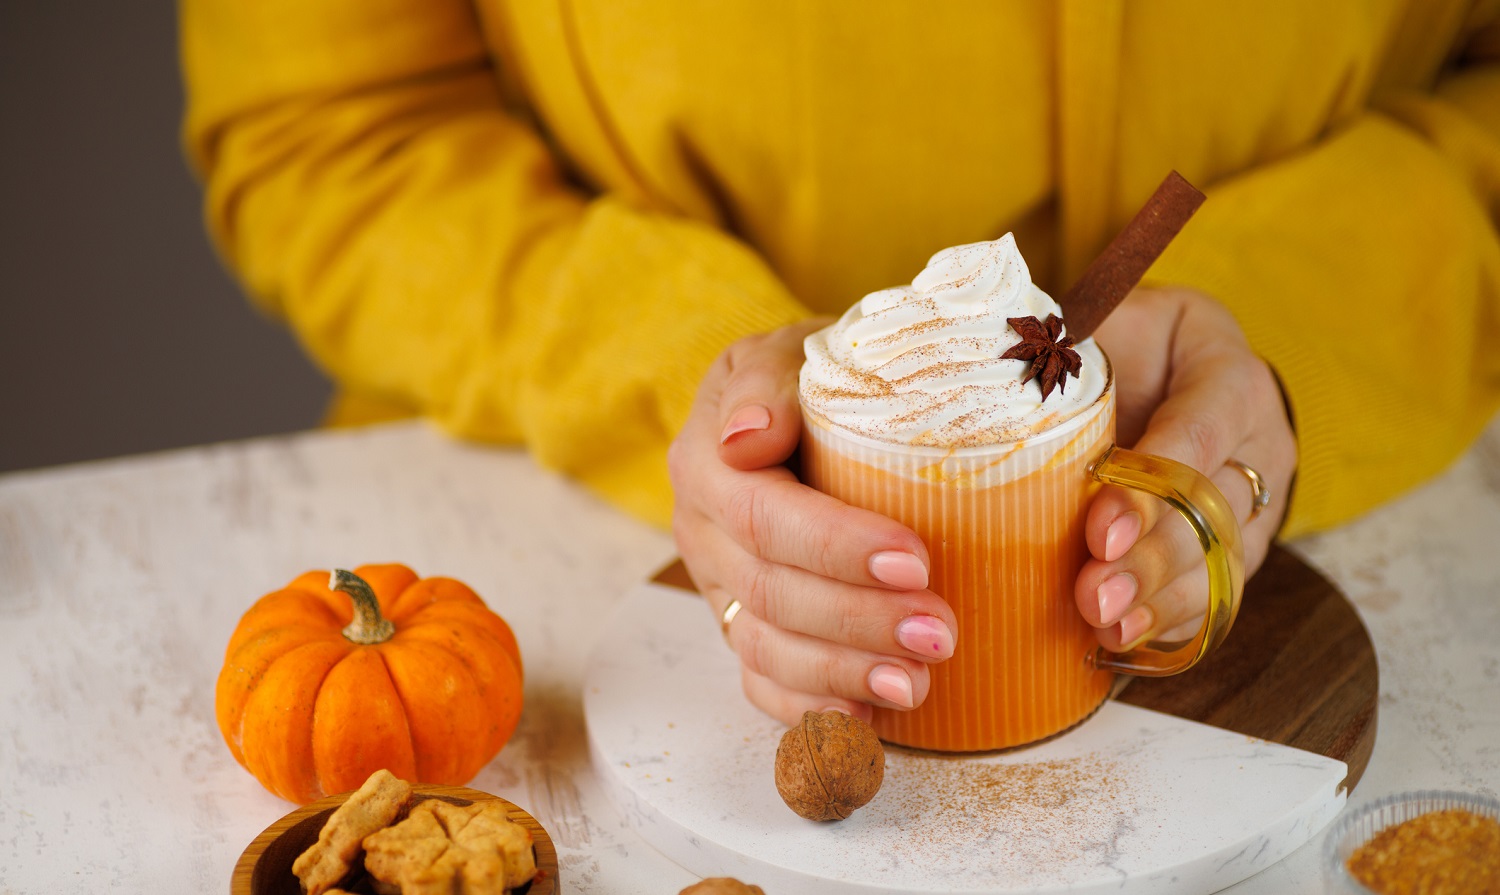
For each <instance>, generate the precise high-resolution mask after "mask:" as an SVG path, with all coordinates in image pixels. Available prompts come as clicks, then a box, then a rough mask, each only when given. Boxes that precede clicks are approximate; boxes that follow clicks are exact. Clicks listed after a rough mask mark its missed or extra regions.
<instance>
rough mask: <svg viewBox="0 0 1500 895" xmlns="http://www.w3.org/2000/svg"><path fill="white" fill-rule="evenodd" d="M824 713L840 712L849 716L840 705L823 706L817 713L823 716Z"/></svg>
mask: <svg viewBox="0 0 1500 895" xmlns="http://www.w3.org/2000/svg"><path fill="white" fill-rule="evenodd" d="M825 712H840V713H842V714H845V715H847V714H849V710H848V709H846V708H844V707H843V706H841V705H825V706H823V711H821V712H819V713H818V714H820V715H821V714H824V713H825Z"/></svg>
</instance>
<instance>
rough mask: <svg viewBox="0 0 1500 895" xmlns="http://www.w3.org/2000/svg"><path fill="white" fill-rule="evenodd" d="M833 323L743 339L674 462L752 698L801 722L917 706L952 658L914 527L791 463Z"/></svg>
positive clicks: (689, 531)
mask: <svg viewBox="0 0 1500 895" xmlns="http://www.w3.org/2000/svg"><path fill="white" fill-rule="evenodd" d="M828 322H829V321H828V320H827V319H826V318H823V319H815V320H810V321H806V322H804V323H801V324H795V325H792V326H788V327H783V328H782V329H779V330H776V331H775V332H771V333H767V334H765V335H760V336H751V337H748V338H745V339H741V340H740V341H738V342H736V343H734V344H733V345H731V346H729V348H728V349H726V350H725V351H724V353H723V354H721V355H720V356H719V358H718V359H717V360H716V361H715V362H714V364H713V366H712V367H711V368H710V369H709V371H708V374H707V375H706V376H705V377H704V379H703V382H702V384H701V385H700V386H699V388H698V396H697V400H696V402H695V404H694V406H693V410H692V412H691V413H690V415H689V417H688V420H687V422H686V424H684V426H683V429H682V432H681V433H679V434H678V436H677V439H676V441H675V442H673V444H672V447H671V450H670V452H669V453H668V463H669V466H670V468H671V474H672V488H673V491H674V492H675V495H676V507H675V509H674V510H673V515H672V529H673V534H674V536H675V537H676V539H677V546H678V548H679V549H680V550H681V551H682V558H683V560H684V562H685V563H686V565H687V569H688V572H689V574H690V575H691V576H692V578H693V582H694V583H695V584H696V585H697V587H698V590H699V592H701V593H702V594H703V596H704V597H705V598H706V599H707V601H708V604H709V607H710V608H711V610H712V611H713V613H714V615H715V617H716V618H723V614H724V611H725V609H726V608H727V607H728V606H729V604H730V602H731V601H733V600H738V601H739V603H740V606H741V608H740V611H739V613H738V614H737V615H735V616H734V618H733V621H732V622H731V623H730V624H729V626H728V627H727V630H726V631H725V637H726V639H727V640H728V642H729V645H730V647H731V648H732V649H733V650H734V651H735V653H737V654H738V655H739V658H740V670H741V680H742V682H743V686H744V690H745V695H746V696H748V697H749V699H750V701H751V702H752V703H754V704H755V705H756V706H758V707H759V708H761V709H762V710H763V711H765V712H766V713H768V714H770V715H772V716H773V717H775V718H777V719H779V720H780V721H782V722H783V723H786V724H794V723H796V721H797V720H798V719H799V718H801V717H802V713H803V712H804V711H808V710H812V711H822V710H825V709H830V708H836V709H839V710H841V711H845V712H848V713H849V714H852V715H856V716H859V717H862V718H868V717H869V716H870V710H869V706H870V705H879V706H885V707H888V708H894V709H909V708H913V707H915V706H917V705H919V704H920V703H921V702H922V700H923V699H924V698H926V696H927V688H928V682H929V678H928V672H927V666H928V665H929V664H932V663H934V662H941V661H943V660H944V659H946V658H948V657H949V656H951V655H952V654H953V645H954V642H955V638H956V635H957V632H956V630H955V626H954V616H953V612H952V610H950V609H949V608H948V604H947V603H946V602H944V601H943V600H942V599H941V598H940V597H938V596H937V595H936V594H934V593H933V592H932V591H930V590H928V589H927V570H928V557H927V548H926V547H925V546H924V545H923V544H922V541H921V539H920V538H918V537H917V536H916V534H914V533H913V532H912V531H911V530H910V529H908V528H906V527H905V526H903V525H901V524H899V523H897V522H895V521H893V520H891V519H889V518H887V517H885V516H882V515H879V514H877V513H872V512H869V511H867V510H861V509H857V508H855V507H851V506H849V505H848V504H845V503H843V502H842V501H839V500H836V499H834V498H832V497H829V496H827V495H825V494H821V493H819V492H817V491H815V490H813V489H812V488H809V487H807V486H806V485H803V484H802V483H800V482H799V481H798V480H797V477H796V475H795V474H794V473H793V472H792V471H791V470H790V469H788V468H787V467H786V466H785V465H784V464H785V463H786V462H787V460H788V459H790V458H791V456H792V454H793V453H794V452H795V451H796V448H797V442H798V440H799V439H800V437H801V433H802V421H801V414H800V411H799V410H798V407H797V374H798V371H799V370H800V368H801V365H802V340H803V338H805V337H806V336H807V335H808V334H809V333H811V332H813V331H814V330H816V329H818V328H820V327H822V326H824V325H826V324H827V323H828Z"/></svg>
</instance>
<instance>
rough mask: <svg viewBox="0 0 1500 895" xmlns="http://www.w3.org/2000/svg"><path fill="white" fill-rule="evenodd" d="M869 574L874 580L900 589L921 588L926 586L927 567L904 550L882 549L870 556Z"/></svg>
mask: <svg viewBox="0 0 1500 895" xmlns="http://www.w3.org/2000/svg"><path fill="white" fill-rule="evenodd" d="M870 574H871V575H873V576H875V580H876V581H880V582H882V583H885V584H889V585H890V586H891V587H899V588H901V589H902V590H922V589H923V588H925V587H926V586H927V567H926V566H925V565H923V564H922V561H921V560H920V559H918V558H917V557H916V556H915V555H913V554H911V553H907V552H906V551H904V550H882V551H881V552H879V553H877V554H875V555H874V556H872V557H870Z"/></svg>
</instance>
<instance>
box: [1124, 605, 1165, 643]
mask: <svg viewBox="0 0 1500 895" xmlns="http://www.w3.org/2000/svg"><path fill="white" fill-rule="evenodd" d="M1155 620H1156V614H1155V613H1153V612H1152V611H1151V607H1150V606H1137V607H1136V608H1135V609H1133V610H1131V611H1130V613H1129V614H1127V615H1126V616H1125V617H1124V618H1122V619H1120V643H1122V644H1124V646H1125V648H1126V649H1129V648H1130V647H1132V646H1135V645H1136V642H1137V641H1138V640H1140V639H1141V638H1142V637H1145V636H1146V632H1148V631H1149V630H1151V623H1152V622H1153V621H1155Z"/></svg>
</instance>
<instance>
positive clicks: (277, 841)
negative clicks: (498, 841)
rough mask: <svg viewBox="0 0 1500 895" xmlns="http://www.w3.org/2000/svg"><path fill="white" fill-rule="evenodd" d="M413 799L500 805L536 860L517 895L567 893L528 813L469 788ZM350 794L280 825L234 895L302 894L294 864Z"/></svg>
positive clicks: (250, 859) (240, 874)
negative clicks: (527, 834) (529, 843)
mask: <svg viewBox="0 0 1500 895" xmlns="http://www.w3.org/2000/svg"><path fill="white" fill-rule="evenodd" d="M412 793H413V796H414V798H423V797H425V798H439V799H443V800H444V801H449V802H453V803H454V804H458V805H467V804H470V803H473V802H499V803H500V804H502V805H504V806H505V812H506V814H507V816H509V817H510V819H511V820H512V821H513V822H515V823H518V824H520V825H521V826H523V827H525V828H526V829H527V831H529V832H530V833H531V839H532V850H533V852H534V853H535V855H536V867H537V875H536V878H535V879H533V880H532V881H531V883H530V884H529V885H527V886H525V887H523V888H520V889H516V890H514V891H515V892H516V893H517V895H558V893H560V892H561V891H562V888H561V886H560V884H559V881H558V878H557V849H556V847H554V846H553V844H552V837H551V836H548V835H547V831H546V830H545V829H543V828H542V825H541V824H539V823H537V820H536V818H534V817H532V816H531V815H530V814H528V813H527V812H526V811H525V810H523V809H521V808H520V807H518V806H516V805H515V804H514V803H513V802H509V801H507V800H505V799H502V798H500V797H499V796H494V795H490V794H489V793H487V792H480V791H479V790H477V789H469V788H468V787H466V786H439V785H436V784H428V783H417V784H413V785H412ZM348 797H349V793H347V792H345V793H339V794H338V795H333V796H328V797H327V798H323V799H319V800H318V801H316V802H312V803H310V804H307V805H303V806H302V807H301V808H298V809H297V810H295V811H293V812H291V813H290V814H288V815H286V816H285V817H283V818H282V819H281V820H278V821H276V822H275V823H273V824H271V825H270V826H269V827H266V829H265V830H264V831H263V832H262V833H261V834H260V835H259V836H256V837H255V840H254V841H253V842H251V843H250V845H249V846H247V847H246V848H245V851H244V852H243V853H242V854H241V855H240V859H239V861H238V862H237V863H236V864H235V865H234V876H233V877H231V878H230V882H229V891H230V893H231V895H302V885H301V883H299V882H298V881H297V877H295V876H293V875H292V862H293V861H295V860H297V856H298V855H300V854H302V852H304V851H306V850H307V847H308V846H309V845H312V844H313V842H315V841H316V840H317V838H318V832H319V831H320V830H322V829H323V824H324V823H325V822H326V821H327V820H328V816H329V815H331V814H332V813H333V811H334V809H335V808H337V807H338V806H340V805H342V804H343V803H344V800H345V799H347V798H348Z"/></svg>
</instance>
